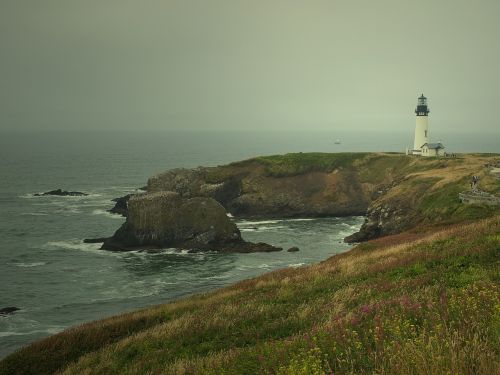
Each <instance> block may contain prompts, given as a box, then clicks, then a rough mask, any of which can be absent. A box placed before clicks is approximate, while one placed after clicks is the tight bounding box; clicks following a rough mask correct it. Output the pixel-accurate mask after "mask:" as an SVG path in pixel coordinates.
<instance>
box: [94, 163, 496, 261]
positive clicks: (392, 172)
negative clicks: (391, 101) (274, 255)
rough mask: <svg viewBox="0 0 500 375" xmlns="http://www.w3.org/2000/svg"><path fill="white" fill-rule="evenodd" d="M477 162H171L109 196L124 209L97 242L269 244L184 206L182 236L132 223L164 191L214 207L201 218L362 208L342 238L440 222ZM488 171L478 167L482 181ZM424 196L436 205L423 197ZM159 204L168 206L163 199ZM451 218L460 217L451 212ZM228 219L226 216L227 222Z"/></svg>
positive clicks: (229, 247)
mask: <svg viewBox="0 0 500 375" xmlns="http://www.w3.org/2000/svg"><path fill="white" fill-rule="evenodd" d="M485 160H487V159H486V158H485ZM467 163H469V164H470V165H467ZM483 163H484V160H482V159H481V158H470V159H461V158H457V159H446V160H440V159H432V158H428V159H422V158H414V157H410V156H406V155H402V154H375V153H374V154H288V155H281V156H280V155H278V156H272V157H261V158H254V159H250V160H245V161H242V162H236V163H231V164H228V165H224V166H219V167H198V168H194V169H184V168H178V169H172V170H169V171H166V172H164V173H160V174H158V175H156V176H153V177H151V178H150V179H149V180H148V182H147V186H146V187H145V188H144V190H145V194H129V195H126V196H124V197H120V198H116V199H115V200H114V201H115V206H114V207H113V208H112V209H111V210H110V212H113V213H117V214H120V215H123V216H125V217H127V222H126V223H125V224H124V225H123V226H122V228H120V229H119V230H118V231H117V232H116V233H115V235H114V236H113V237H112V238H110V239H107V240H106V241H105V242H104V245H103V248H104V249H112V250H118V249H122V250H123V249H130V248H141V247H143V246H150V247H159V246H160V247H161V246H163V247H164V246H172V247H184V248H188V249H190V250H192V251H199V250H205V249H211V248H218V249H219V251H242V252H248V251H253V250H252V249H255V251H274V249H267V248H265V247H263V246H262V245H261V246H258V247H254V248H252V246H249V245H245V244H244V243H243V242H241V241H242V240H241V236H240V235H239V233H237V232H236V228H235V226H234V227H233V229H232V232H231V235H232V236H233V237H231V236H229V237H224V238H223V239H222V240H218V239H217V238H218V237H217V236H218V234H210V233H212V232H210V230H209V228H208V227H207V226H205V227H204V228H203V230H200V229H198V228H197V225H198V224H197V222H196V220H197V218H196V215H191V214H190V215H188V217H189V219H187V217H186V213H185V212H184V211H183V209H180V211H179V210H177V211H175V213H176V215H177V216H176V217H177V219H176V220H180V222H183V223H184V224H183V225H185V227H186V228H189V227H190V226H191V228H190V230H187V231H186V234H185V235H183V236H177V235H172V234H171V233H170V232H171V231H172V230H173V231H175V230H176V229H172V228H176V225H177V224H176V222H175V220H173V218H172V220H171V221H170V222H169V223H168V224H167V223H166V224H164V225H163V226H162V227H161V228H162V229H161V230H157V229H158V228H156V229H154V230H153V229H152V227H148V229H144V228H142V229H138V228H137V227H136V223H137V222H141V220H142V221H143V220H145V219H141V220H139V219H137V218H138V217H141V218H144V217H159V216H158V215H160V214H159V213H158V212H156V210H158V209H160V208H159V207H163V206H162V204H163V203H161V204H159V203H158V202H156V203H154V204H142V203H141V204H139V202H151V201H154V200H155V199H157V200H159V201H161V202H163V200H164V199H166V197H167V196H168V197H170V198H169V199H171V200H180V201H185V202H190V203H189V204H190V206H191V207H193V208H192V210H193V209H194V210H196V209H198V210H201V207H202V206H203V205H210V206H211V207H213V210H214V212H218V214H217V215H218V216H217V215H215V214H214V213H210V214H211V215H215V216H217V217H215V216H213V217H212V216H210V219H209V220H208V221H207V223H206V225H208V223H216V222H220V221H221V220H224V219H227V213H229V214H231V215H233V216H234V217H244V218H262V219H268V218H276V217H279V218H293V217H328V216H330V217H332V216H334V217H341V216H365V222H364V224H363V225H362V227H361V229H360V231H359V232H357V233H354V234H352V235H350V236H348V237H346V238H345V240H344V241H345V242H348V243H357V242H363V241H367V240H370V239H374V238H377V237H380V236H385V235H390V234H396V233H400V232H402V231H404V230H408V229H410V228H413V227H415V226H417V225H420V224H422V223H424V224H425V223H429V224H431V223H432V222H433V221H435V222H437V221H441V222H442V221H444V219H443V217H444V218H445V219H446V215H450V214H451V213H452V212H454V214H455V216H456V213H457V212H460V215H462V216H463V217H464V218H466V217H467V213H466V212H465V211H464V210H463V209H462V208H460V207H459V206H460V202H459V201H458V199H455V200H450V197H449V196H451V195H452V196H453V197H456V194H455V193H454V191H455V190H456V189H462V188H463V185H464V181H466V179H467V176H468V175H469V174H471V173H477V168H482V167H483V166H484V164H483ZM488 178H489V177H488V176H487V175H485V180H486V181H488ZM443 179H444V181H445V183H443V182H442V180H443ZM460 191H461V190H460ZM160 197H161V198H160ZM173 197H176V198H175V199H174V198H173ZM431 198H432V201H433V202H437V205H434V206H432V205H431V206H430V205H429V203H428V202H430V201H431ZM141 205H142V206H141ZM215 205H217V209H215V208H214V207H215ZM440 205H442V206H440ZM181 206H182V205H181ZM194 207H196V209H195V208H194ZM161 210H166V211H169V210H171V208H169V206H168V205H166V206H165V207H164V208H162V209H161ZM435 210H437V214H436V213H435V212H434V211H435ZM209 211H210V210H209ZM190 212H191V211H190ZM207 212H208V211H207ZM447 212H450V214H448V213H447ZM484 214H485V215H487V214H488V212H485V213H484ZM162 215H165V213H164V214H162ZM443 215H444V216H443ZM160 216H161V215H160ZM222 218H224V219H222ZM186 220H187V221H186ZM450 220H452V219H447V221H450ZM456 220H461V218H460V217H458V216H457V217H456ZM160 221H161V220H160ZM229 223H230V220H229V219H227V223H226V225H229ZM141 225H142V224H141ZM216 232H217V231H216ZM213 236H215V237H214V238H212V237H213ZM205 238H207V240H205ZM238 248H240V250H238Z"/></svg>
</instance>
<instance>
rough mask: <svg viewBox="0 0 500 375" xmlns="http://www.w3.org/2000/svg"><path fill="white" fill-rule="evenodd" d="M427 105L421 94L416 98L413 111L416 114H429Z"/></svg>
mask: <svg viewBox="0 0 500 375" xmlns="http://www.w3.org/2000/svg"><path fill="white" fill-rule="evenodd" d="M429 112H430V111H429V107H427V98H426V97H425V96H424V94H422V95H421V96H420V97H419V98H418V102H417V108H416V109H415V113H416V114H417V116H427V115H428V114H429Z"/></svg>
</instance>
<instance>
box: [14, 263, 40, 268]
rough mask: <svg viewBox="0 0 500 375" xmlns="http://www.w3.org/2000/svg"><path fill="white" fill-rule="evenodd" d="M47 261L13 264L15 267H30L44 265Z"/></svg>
mask: <svg viewBox="0 0 500 375" xmlns="http://www.w3.org/2000/svg"><path fill="white" fill-rule="evenodd" d="M46 264H47V263H45V262H33V263H14V265H15V266H17V267H25V268H30V267H39V266H44V265H46Z"/></svg>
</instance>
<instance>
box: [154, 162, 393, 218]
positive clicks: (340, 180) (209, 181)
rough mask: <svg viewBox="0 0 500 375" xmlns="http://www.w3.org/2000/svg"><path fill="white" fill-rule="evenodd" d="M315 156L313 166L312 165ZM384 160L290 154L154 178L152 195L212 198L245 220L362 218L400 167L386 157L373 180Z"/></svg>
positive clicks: (183, 171)
mask: <svg viewBox="0 0 500 375" xmlns="http://www.w3.org/2000/svg"><path fill="white" fill-rule="evenodd" d="M310 155H313V156H314V158H313V160H308V159H307V158H308V157H310ZM345 155H349V158H348V159H347V158H345ZM379 157H380V156H376V155H368V154H290V155H284V156H274V157H264V158H256V159H251V160H247V161H244V162H239V163H233V164H230V165H226V166H220V167H212V168H201V167H200V168H197V169H193V170H188V169H174V170H171V171H168V172H165V173H162V174H159V175H157V176H154V177H152V178H150V179H149V181H148V185H147V189H148V191H149V192H157V191H175V192H177V193H179V194H180V195H181V196H184V197H195V196H203V197H211V198H214V199H215V200H217V201H218V202H220V203H221V204H222V205H223V206H224V207H225V208H226V209H227V210H228V211H229V212H230V213H231V214H233V215H240V216H258V217H276V216H279V217H293V216H346V215H363V214H365V213H366V210H367V208H368V206H369V204H370V202H371V201H372V196H373V193H374V191H375V190H376V188H377V186H378V185H379V184H380V183H382V182H384V181H386V180H387V181H388V182H389V181H391V180H392V178H393V173H394V165H396V164H399V163H401V160H400V157H394V156H392V155H386V156H383V158H384V160H385V161H387V162H388V168H386V170H385V171H384V173H383V175H378V176H375V178H372V177H370V176H368V174H369V173H370V168H371V166H372V164H376V161H377V159H378V158H379ZM304 160H306V161H307V164H305V163H304ZM304 164H305V165H304ZM391 164H394V165H391Z"/></svg>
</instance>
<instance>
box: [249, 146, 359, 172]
mask: <svg viewBox="0 0 500 375" xmlns="http://www.w3.org/2000/svg"><path fill="white" fill-rule="evenodd" d="M368 155H369V153H361V152H360V153H347V152H345V153H321V152H310V153H293V154H285V155H272V156H261V157H257V158H255V159H254V160H255V161H257V162H259V163H261V164H263V165H264V166H265V168H266V174H267V175H268V176H273V177H286V176H295V175H299V174H303V173H307V172H313V171H319V172H332V171H334V170H335V169H338V168H347V167H351V166H352V165H353V163H354V162H355V161H357V160H361V159H363V158H365V157H367V156H368Z"/></svg>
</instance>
